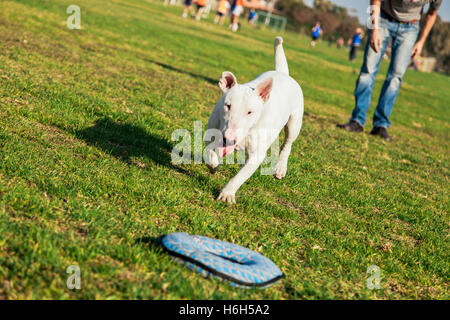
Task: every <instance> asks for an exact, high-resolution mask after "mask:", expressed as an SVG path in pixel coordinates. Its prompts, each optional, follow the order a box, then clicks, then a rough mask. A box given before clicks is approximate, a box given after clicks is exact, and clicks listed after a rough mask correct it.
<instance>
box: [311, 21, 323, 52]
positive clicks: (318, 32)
mask: <svg viewBox="0 0 450 320" xmlns="http://www.w3.org/2000/svg"><path fill="white" fill-rule="evenodd" d="M311 31H312V33H311V38H312V41H311V47H313V48H314V47H315V46H316V41H317V40H318V39H319V37H320V36H321V35H322V33H323V30H322V28H321V27H320V22H316V25H315V26H314V27H313V28H312V30H311Z"/></svg>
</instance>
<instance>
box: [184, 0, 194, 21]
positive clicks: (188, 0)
mask: <svg viewBox="0 0 450 320" xmlns="http://www.w3.org/2000/svg"><path fill="white" fill-rule="evenodd" d="M188 12H190V13H191V17H194V16H195V14H194V8H192V0H184V9H183V16H182V17H183V18H186V17H187V16H188Z"/></svg>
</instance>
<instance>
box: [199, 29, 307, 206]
mask: <svg viewBox="0 0 450 320" xmlns="http://www.w3.org/2000/svg"><path fill="white" fill-rule="evenodd" d="M282 43H283V39H282V38H281V37H276V38H275V41H274V55H275V59H274V60H275V63H274V64H275V71H267V72H264V73H263V74H261V75H260V76H258V77H257V78H256V79H254V80H252V81H250V82H248V83H246V84H242V85H241V84H238V83H237V80H236V77H235V76H234V75H233V74H232V73H231V72H228V71H225V72H224V73H223V74H222V78H221V79H220V81H219V87H220V88H221V89H222V92H223V95H222V98H221V99H220V100H219V102H218V103H217V104H216V106H215V107H214V110H213V112H212V114H211V117H210V118H209V121H208V127H207V129H218V130H219V131H220V132H221V133H222V134H223V137H224V138H225V139H223V140H222V139H215V140H214V141H211V140H212V139H211V138H205V140H206V145H207V146H206V165H207V166H208V168H209V169H210V170H211V171H212V172H215V171H216V170H217V169H218V167H219V165H220V162H219V158H218V154H217V153H219V155H220V156H221V157H224V156H225V155H226V154H228V153H230V152H232V151H233V150H234V149H242V148H245V150H246V152H247V158H246V162H245V164H244V165H243V167H242V168H241V170H240V171H239V172H238V174H237V175H236V176H235V177H234V178H232V179H231V180H230V181H229V182H228V183H227V185H226V186H225V187H224V188H223V189H222V191H221V193H220V195H219V197H218V198H217V200H221V201H225V202H230V203H236V200H235V194H236V191H237V190H238V189H239V188H240V186H241V185H242V184H243V183H244V182H245V181H246V180H247V179H248V178H250V177H251V176H252V174H253V173H254V172H255V171H256V170H257V169H258V167H259V166H260V164H261V163H262V162H263V160H264V158H265V157H266V153H267V150H268V149H269V148H270V146H271V145H272V143H273V142H274V141H275V139H277V138H278V136H279V133H280V132H281V129H283V127H284V129H285V141H284V143H283V146H282V148H281V152H280V156H279V159H278V162H277V164H276V166H275V172H274V176H275V178H277V179H282V178H284V177H285V175H286V171H287V163H288V158H289V154H290V153H291V146H292V143H293V142H294V141H295V139H297V137H298V135H299V133H300V129H301V127H302V119H303V93H302V89H301V88H300V85H299V84H298V83H297V82H296V81H295V80H294V79H293V78H291V77H290V76H289V69H288V64H287V61H286V56H285V54H284V50H283V46H282ZM261 133H264V135H265V137H263V138H262V137H261ZM224 141H225V142H226V143H224ZM255 141H258V145H256V143H255ZM261 143H262V144H261Z"/></svg>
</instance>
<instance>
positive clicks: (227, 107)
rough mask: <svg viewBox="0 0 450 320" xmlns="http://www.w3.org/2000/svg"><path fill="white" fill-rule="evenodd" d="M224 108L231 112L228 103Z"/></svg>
mask: <svg viewBox="0 0 450 320" xmlns="http://www.w3.org/2000/svg"><path fill="white" fill-rule="evenodd" d="M225 108H226V109H227V110H228V111H230V110H231V104H229V103H228V104H226V105H225Z"/></svg>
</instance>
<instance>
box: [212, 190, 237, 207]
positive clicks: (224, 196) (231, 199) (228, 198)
mask: <svg viewBox="0 0 450 320" xmlns="http://www.w3.org/2000/svg"><path fill="white" fill-rule="evenodd" d="M216 200H218V201H223V202H227V203H234V204H236V196H235V194H234V193H231V192H227V191H224V190H222V192H220V194H219V196H218V197H217V199H216Z"/></svg>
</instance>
